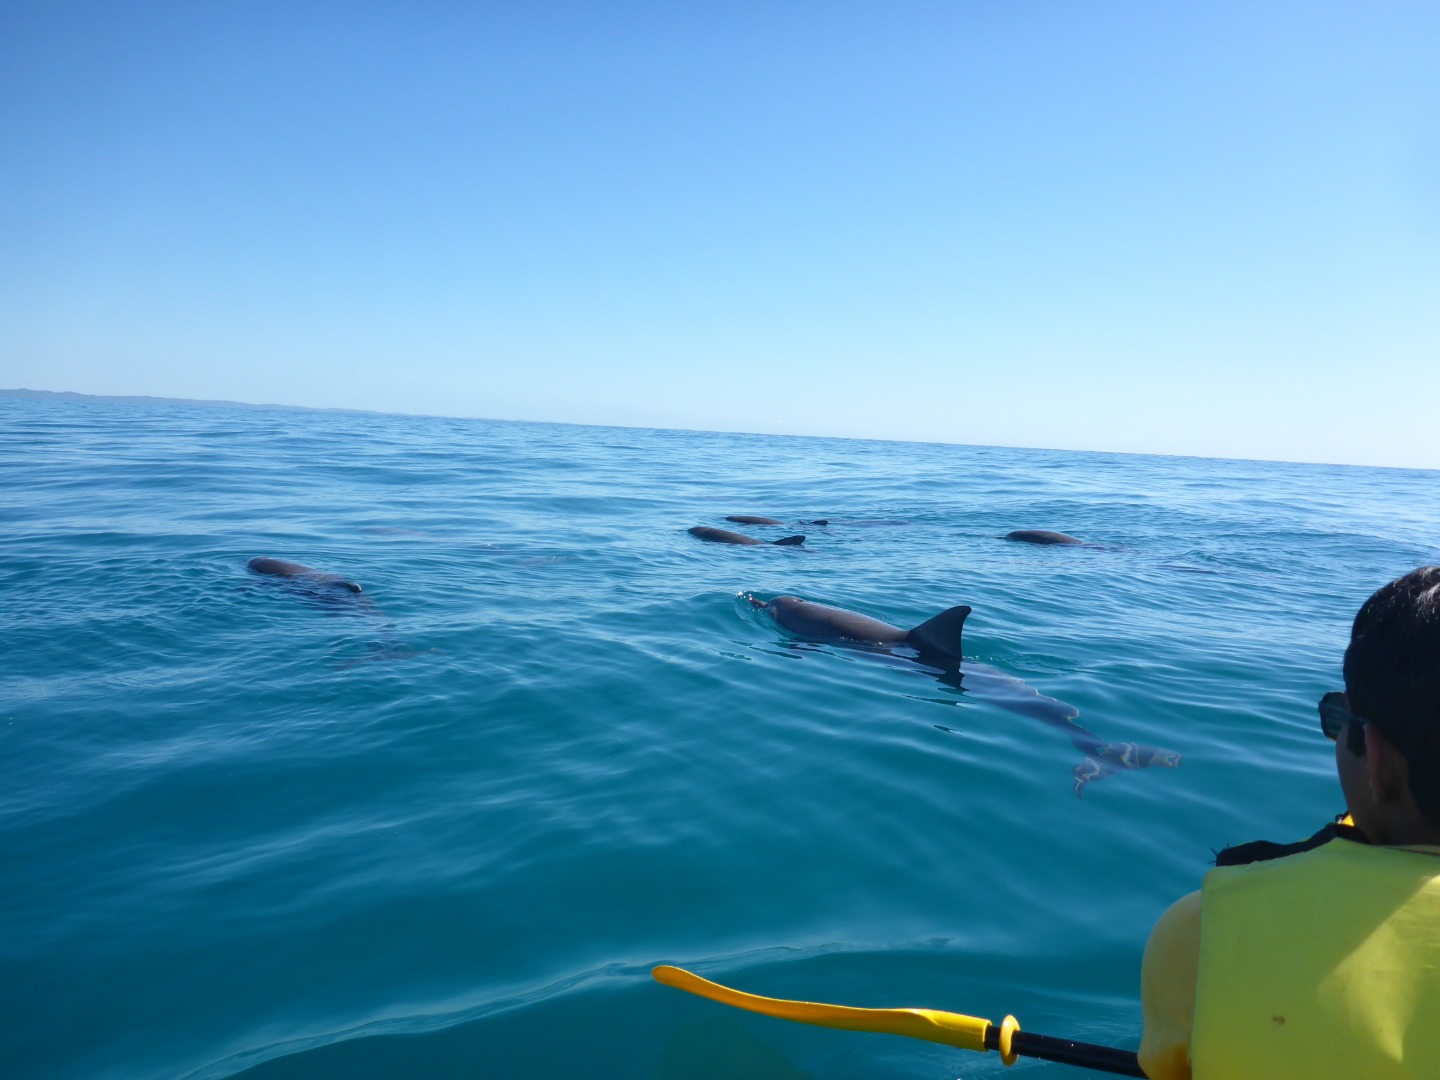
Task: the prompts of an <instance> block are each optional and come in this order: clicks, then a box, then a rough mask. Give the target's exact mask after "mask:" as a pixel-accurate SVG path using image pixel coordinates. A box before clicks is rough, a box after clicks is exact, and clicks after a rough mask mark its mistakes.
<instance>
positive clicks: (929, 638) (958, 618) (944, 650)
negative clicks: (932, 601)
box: [905, 604, 970, 665]
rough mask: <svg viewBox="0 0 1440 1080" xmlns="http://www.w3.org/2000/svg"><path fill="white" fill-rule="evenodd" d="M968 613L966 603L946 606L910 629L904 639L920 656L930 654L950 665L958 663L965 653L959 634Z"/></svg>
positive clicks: (968, 606) (968, 607)
mask: <svg viewBox="0 0 1440 1080" xmlns="http://www.w3.org/2000/svg"><path fill="white" fill-rule="evenodd" d="M969 614H970V605H968V604H960V605H959V606H957V607H952V608H946V609H945V610H944V611H942V612H941V613H940V614H939V615H936V616H935V617H934V618H933V619H926V620H925V621H924V622H923V623H921V624H920V625H919V626H917V627H915V629H913V630H911V631H910V632H909V633H908V634H906V635H905V640H906V641H908V642H909V643H910V644H911V645H913V646H915V649H916V651H917V652H919V653H920V654H921V656H922V658H923V657H925V656H931V657H935V658H937V659H941V660H945V661H947V662H948V663H949V664H950V665H955V664H959V663H960V659H961V657H963V656H964V655H965V650H964V648H963V646H962V645H961V641H960V634H961V631H962V630H963V629H964V628H965V619H966V617H967V616H968V615H969Z"/></svg>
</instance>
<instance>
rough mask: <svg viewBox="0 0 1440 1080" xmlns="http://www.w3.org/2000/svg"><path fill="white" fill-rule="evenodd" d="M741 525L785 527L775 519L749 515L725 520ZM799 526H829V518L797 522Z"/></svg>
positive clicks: (733, 516) (736, 515)
mask: <svg viewBox="0 0 1440 1080" xmlns="http://www.w3.org/2000/svg"><path fill="white" fill-rule="evenodd" d="M725 520H726V521H733V522H736V523H737V524H740V525H784V524H785V522H783V521H776V520H775V519H774V518H767V517H751V516H750V515H749V514H731V515H730V516H729V517H727V518H726V519H725ZM795 524H797V525H829V524H830V519H829V518H816V519H815V520H814V521H797V522H796V523H795Z"/></svg>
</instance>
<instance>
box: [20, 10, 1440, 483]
mask: <svg viewBox="0 0 1440 1080" xmlns="http://www.w3.org/2000/svg"><path fill="white" fill-rule="evenodd" d="M0 386H6V387H22V386H23V387H29V388H32V389H48V390H75V391H81V392H86V393H100V394H156V395H168V396H178V397H194V398H231V399H237V400H242V401H252V402H277V403H284V404H293V405H315V406H340V407H348V408H362V409H379V410H385V411H395V412H415V413H435V414H443V415H451V416H483V417H497V418H513V419H530V420H556V421H574V422H582V423H601V424H619V425H638V426H653V427H689V428H707V429H717V430H731V431H760V432H787V433H795V434H825V435H845V436H857V437H878V438H899V439H917V440H924V441H937V442H964V443H990V444H1002V445H1015V446H1043V447H1061V448H1070V449H1096V450H1121V451H1141V452H1155V453H1180V454H1202V455H1211V456H1227V457H1260V458H1280V459H1289V460H1302V461H1340V462H1352V463H1361V464H1389V465H1409V466H1422V467H1428V468H1440V422H1437V420H1436V415H1437V403H1440V4H1436V3H1434V2H1433V0H1429V2H1424V3H1421V2H1416V3H1386V2H1383V0H1382V2H1378V3H1371V2H1367V3H1360V2H1347V3H1332V2H1326V0H1306V2H1295V3H1290V2H1264V3H1255V2H1253V0H1246V2H1243V3H1227V2H1207V3H1193V4H1189V5H1177V4H1161V3H1154V2H1151V0H1144V2H1133V3H1127V2H1096V3H1073V2H1069V0H1064V2H1062V0H1055V2H1023V0H1021V2H1008V3H1004V2H999V0H992V2H987V3H904V2H897V3H887V4H864V5H862V4H848V3H841V2H826V3H820V2H816V3H784V2H771V3H755V4H746V3H735V2H726V3H714V4H698V3H697V4H687V3H658V2H657V3H650V4H639V3H633V4H620V3H611V4H606V3H575V4H556V3H544V2H533V3H532V2H527V3H514V4H503V5H501V4H495V5H485V4H463V3H454V4H439V3H432V4H425V3H394V4H383V3H335V4H324V3H266V2H254V0H244V2H241V0H235V2H228V3H227V2H216V3H174V4H156V3H144V2H127V3H85V4H77V3H67V2H63V0H60V2H57V0H43V2H38V3H29V2H17V0H8V2H6V3H4V4H3V5H0Z"/></svg>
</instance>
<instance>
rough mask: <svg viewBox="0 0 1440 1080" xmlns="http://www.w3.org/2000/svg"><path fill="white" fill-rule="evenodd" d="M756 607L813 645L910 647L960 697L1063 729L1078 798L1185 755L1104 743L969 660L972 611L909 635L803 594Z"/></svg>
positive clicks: (1069, 713)
mask: <svg viewBox="0 0 1440 1080" xmlns="http://www.w3.org/2000/svg"><path fill="white" fill-rule="evenodd" d="M745 599H746V600H748V601H749V602H750V603H751V604H752V605H754V606H755V607H758V608H760V609H762V610H764V611H765V612H767V613H768V614H769V615H770V616H771V617H772V618H773V619H774V620H775V621H776V622H777V623H779V624H780V626H782V627H784V628H785V629H786V630H789V631H790V632H791V633H793V634H795V635H797V636H798V637H801V638H805V639H807V640H811V641H833V642H838V643H840V644H842V645H856V646H861V647H871V648H875V647H879V648H884V649H889V648H890V647H891V646H894V645H906V646H909V647H910V648H912V649H914V650H915V652H916V653H917V657H916V659H917V660H918V661H919V662H920V663H922V664H926V665H928V666H931V667H936V668H939V669H940V672H941V675H940V681H941V682H943V683H945V684H946V685H947V686H952V687H954V688H955V689H956V690H960V691H962V692H969V693H973V694H974V695H975V696H976V697H979V698H983V699H985V700H987V701H990V702H993V703H994V704H996V705H998V706H1000V707H1001V708H1002V709H1007V710H1009V711H1010V712H1013V713H1019V714H1020V715H1021V716H1029V717H1033V718H1034V719H1036V720H1042V721H1044V722H1045V723H1047V724H1049V725H1050V726H1051V727H1054V728H1058V729H1059V730H1061V731H1063V732H1064V733H1065V734H1066V735H1067V736H1068V737H1069V739H1070V743H1071V745H1072V746H1074V747H1075V749H1077V750H1079V751H1080V752H1081V753H1082V754H1084V755H1085V760H1084V761H1082V762H1081V763H1080V764H1079V765H1077V766H1075V769H1074V777H1075V797H1076V798H1077V799H1079V798H1083V797H1084V787H1085V785H1086V784H1089V783H1091V782H1093V781H1095V780H1100V779H1102V778H1104V777H1106V776H1109V775H1110V774H1111V773H1114V772H1119V771H1120V770H1122V769H1143V768H1146V767H1147V766H1151V765H1161V766H1164V767H1166V768H1174V767H1175V766H1176V765H1179V764H1180V755H1179V754H1177V753H1175V752H1174V751H1173V750H1162V749H1160V748H1159V747H1154V746H1145V745H1142V744H1140V743H1126V742H1122V743H1112V742H1106V741H1105V740H1103V739H1101V738H1100V737H1099V736H1097V735H1095V734H1094V733H1093V732H1091V731H1088V730H1086V729H1085V728H1083V727H1081V726H1080V725H1079V724H1077V723H1076V722H1075V717H1077V716H1079V715H1080V710H1079V709H1077V708H1075V706H1073V705H1069V704H1067V703H1065V702H1063V701H1058V700H1056V699H1055V698H1052V697H1046V696H1045V695H1044V694H1042V693H1040V691H1038V690H1036V689H1035V688H1034V687H1033V686H1030V685H1028V684H1026V683H1024V682H1021V681H1020V680H1019V679H1017V678H1015V677H1014V676H1012V675H1007V674H1005V673H1004V672H1003V671H999V670H997V669H995V668H992V667H990V666H989V665H987V664H980V663H977V662H975V661H970V662H969V663H965V662H964V646H963V642H962V631H963V629H964V626H965V619H966V617H967V616H968V615H969V614H970V610H971V609H970V608H969V607H968V606H967V605H964V604H962V605H959V606H957V607H952V608H947V609H946V610H945V611H942V612H941V613H940V614H939V615H936V616H935V617H934V618H931V619H927V620H926V621H925V622H923V623H921V624H920V625H919V626H916V627H914V628H913V629H911V630H902V629H901V628H900V627H898V626H891V625H890V624H889V623H886V622H881V621H880V620H879V619H872V618H871V617H870V616H868V615H862V614H860V613H859V612H858V611H848V610H846V609H845V608H837V607H830V606H828V605H826V604H813V603H811V602H809V601H808V600H802V599H800V598H799V597H798V596H777V597H774V598H773V599H771V600H769V601H768V602H767V601H761V600H757V599H755V597H753V596H751V595H749V594H746V596H745Z"/></svg>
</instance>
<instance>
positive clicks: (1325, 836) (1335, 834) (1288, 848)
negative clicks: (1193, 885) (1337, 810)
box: [1215, 821, 1370, 866]
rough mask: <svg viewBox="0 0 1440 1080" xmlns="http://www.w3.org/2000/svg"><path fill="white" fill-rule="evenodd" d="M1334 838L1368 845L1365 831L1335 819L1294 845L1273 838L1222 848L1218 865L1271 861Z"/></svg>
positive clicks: (1296, 853) (1241, 864)
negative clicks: (1280, 842) (1308, 837)
mask: <svg viewBox="0 0 1440 1080" xmlns="http://www.w3.org/2000/svg"><path fill="white" fill-rule="evenodd" d="M1331 840H1353V841H1354V842H1355V843H1357V844H1368V843H1369V842H1370V841H1369V840H1368V839H1366V837H1365V834H1364V833H1362V832H1361V831H1360V830H1359V829H1357V828H1356V827H1355V826H1354V825H1341V824H1340V823H1339V822H1334V821H1332V822H1331V823H1330V824H1329V825H1326V826H1325V827H1324V828H1323V829H1321V830H1320V831H1319V832H1317V833H1316V834H1315V835H1314V836H1312V837H1310V839H1308V840H1301V841H1299V842H1298V843H1294V844H1277V843H1275V842H1274V841H1272V840H1252V841H1250V843H1248V844H1235V845H1234V846H1232V847H1227V848H1225V849H1223V850H1222V851H1221V852H1220V853H1219V854H1218V855H1216V856H1215V865H1216V866H1246V865H1248V864H1249V863H1257V862H1269V861H1270V860H1271V859H1283V858H1284V857H1285V856H1286V855H1299V854H1300V853H1301V852H1302V851H1310V850H1311V849H1313V848H1317V847H1320V846H1322V845H1324V844H1328V843H1329V842H1330V841H1331Z"/></svg>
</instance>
